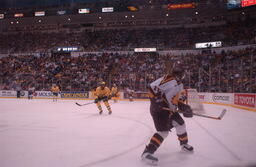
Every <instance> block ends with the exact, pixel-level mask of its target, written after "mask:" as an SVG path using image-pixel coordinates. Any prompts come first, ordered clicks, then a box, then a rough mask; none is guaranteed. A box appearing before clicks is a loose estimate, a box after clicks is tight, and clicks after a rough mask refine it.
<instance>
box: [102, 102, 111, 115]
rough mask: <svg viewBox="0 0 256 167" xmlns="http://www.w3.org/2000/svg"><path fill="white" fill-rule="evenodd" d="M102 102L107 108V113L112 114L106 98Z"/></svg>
mask: <svg viewBox="0 0 256 167" xmlns="http://www.w3.org/2000/svg"><path fill="white" fill-rule="evenodd" d="M103 102H104V104H105V106H106V107H107V109H108V114H112V110H111V107H110V105H109V103H108V101H107V100H104V101H103Z"/></svg>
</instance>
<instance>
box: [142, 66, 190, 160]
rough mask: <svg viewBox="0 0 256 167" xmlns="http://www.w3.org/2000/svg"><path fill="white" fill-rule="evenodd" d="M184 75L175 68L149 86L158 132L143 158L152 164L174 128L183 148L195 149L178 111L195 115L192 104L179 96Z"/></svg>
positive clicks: (151, 108) (184, 114) (151, 106)
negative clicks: (158, 150) (155, 153)
mask: <svg viewBox="0 0 256 167" xmlns="http://www.w3.org/2000/svg"><path fill="white" fill-rule="evenodd" d="M169 71H171V70H169ZM182 77H183V72H182V71H181V70H178V69H173V70H172V71H171V72H167V75H165V76H163V77H161V78H159V79H157V80H155V81H154V82H152V83H151V84H150V86H149V96H150V114H151V116H152V118H153V121H154V125H155V128H156V132H155V134H154V135H153V136H152V137H151V139H150V142H149V144H148V145H147V146H146V148H145V150H144V151H143V153H142V160H143V161H145V162H146V163H149V164H151V165H156V164H157V162H158V158H156V157H155V156H154V155H153V154H154V152H155V151H156V150H157V149H158V148H159V147H160V145H161V144H162V142H163V141H164V139H165V138H166V137H167V136H168V134H169V132H170V130H171V129H172V128H175V129H176V134H177V137H178V140H179V142H180V146H181V149H182V150H185V151H188V152H192V151H193V147H192V146H191V145H189V144H188V136H187V131H186V125H185V122H184V120H183V119H182V117H181V116H180V114H179V113H178V111H182V113H183V116H184V117H192V116H193V112H192V110H191V108H190V106H189V105H186V104H184V103H183V102H182V100H180V97H179V94H180V92H181V91H182V90H183V84H182V83H181V80H182ZM164 108H169V109H170V110H165V109H164Z"/></svg>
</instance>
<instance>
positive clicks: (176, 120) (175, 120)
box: [171, 113, 194, 151]
mask: <svg viewBox="0 0 256 167" xmlns="http://www.w3.org/2000/svg"><path fill="white" fill-rule="evenodd" d="M171 125H172V126H173V127H175V129H176V134H177V137H178V140H179V142H180V146H181V149H182V150H184V151H193V150H194V148H193V147H192V146H191V145H189V144H188V135H187V130H186V124H185V121H184V120H183V118H182V117H181V116H180V115H179V114H178V113H175V114H174V115H172V121H171Z"/></svg>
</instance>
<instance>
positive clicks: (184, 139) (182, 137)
mask: <svg viewBox="0 0 256 167" xmlns="http://www.w3.org/2000/svg"><path fill="white" fill-rule="evenodd" d="M177 136H178V140H179V141H180V145H182V144H187V143H188V135H187V133H183V134H181V135H178V134H177Z"/></svg>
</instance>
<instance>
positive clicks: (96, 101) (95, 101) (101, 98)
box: [94, 96, 107, 103]
mask: <svg viewBox="0 0 256 167" xmlns="http://www.w3.org/2000/svg"><path fill="white" fill-rule="evenodd" d="M106 97H107V96H103V97H97V98H96V99H95V100H94V103H98V102H99V101H101V100H104V99H105V98H106Z"/></svg>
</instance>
